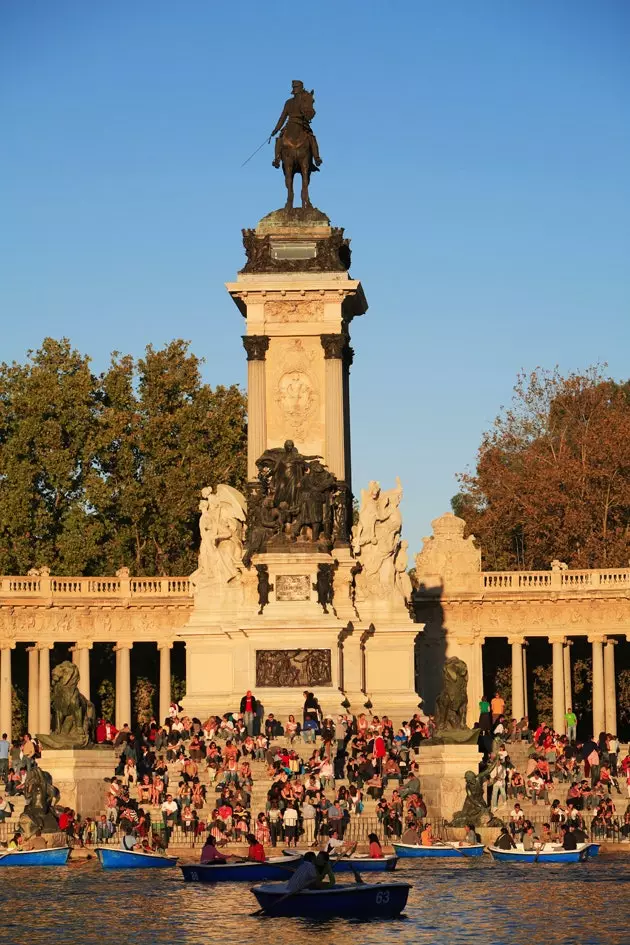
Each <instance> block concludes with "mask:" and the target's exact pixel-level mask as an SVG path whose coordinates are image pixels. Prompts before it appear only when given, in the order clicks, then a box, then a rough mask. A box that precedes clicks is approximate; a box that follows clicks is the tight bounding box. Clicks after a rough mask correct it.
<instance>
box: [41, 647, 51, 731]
mask: <svg viewBox="0 0 630 945" xmlns="http://www.w3.org/2000/svg"><path fill="white" fill-rule="evenodd" d="M53 646H54V644H53V643H38V644H37V648H38V650H39V726H38V730H37V732H38V734H39V735H50V651H51V650H52V648H53Z"/></svg>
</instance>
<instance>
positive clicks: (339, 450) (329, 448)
mask: <svg viewBox="0 0 630 945" xmlns="http://www.w3.org/2000/svg"><path fill="white" fill-rule="evenodd" d="M321 343H322V348H323V349H324V363H325V375H326V393H325V400H326V443H325V456H324V461H325V463H326V465H327V466H328V468H329V470H330V471H331V473H333V475H335V476H336V477H337V479H340V480H341V481H342V482H345V479H346V462H345V453H346V449H345V445H346V437H345V432H344V419H345V418H344V383H343V368H344V363H343V359H344V356H345V352H346V349H347V345H348V341H347V338H346V336H345V335H344V334H335V335H322V336H321Z"/></svg>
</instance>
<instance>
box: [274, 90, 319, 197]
mask: <svg viewBox="0 0 630 945" xmlns="http://www.w3.org/2000/svg"><path fill="white" fill-rule="evenodd" d="M301 105H302V114H301V115H289V117H288V121H287V123H286V125H285V127H284V130H283V132H282V139H281V142H280V148H279V150H280V159H281V161H282V170H283V173H284V182H285V184H286V187H287V202H286V204H285V209H287V210H292V209H293V197H294V191H293V178H294V177H295V175H296V174H301V175H302V190H301V198H302V209H304V210H306V209H307V208H309V207H312V206H313V205H312V203H311V201H310V199H309V195H308V185H309V183H310V179H311V173H312V172H313V170H314V169H316V165H315V158H316V157H318V155H316V154H315V153H314V149H313V141H312V138H313V132H312V131H311V128H310V124H309V122H310V121H311V120H312V118H313V116H314V115H315V109H314V107H313V95H312V93H310V92H302V103H301ZM320 163H321V162H320Z"/></svg>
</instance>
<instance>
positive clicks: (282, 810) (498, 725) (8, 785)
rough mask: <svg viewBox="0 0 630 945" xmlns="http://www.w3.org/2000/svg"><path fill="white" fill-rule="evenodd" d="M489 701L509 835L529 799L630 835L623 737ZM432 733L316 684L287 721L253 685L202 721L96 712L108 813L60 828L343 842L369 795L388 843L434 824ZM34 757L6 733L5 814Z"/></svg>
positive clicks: (486, 726)
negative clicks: (556, 727)
mask: <svg viewBox="0 0 630 945" xmlns="http://www.w3.org/2000/svg"><path fill="white" fill-rule="evenodd" d="M479 708H480V716H479V723H478V730H479V731H478V741H479V749H480V753H481V762H480V770H481V771H483V770H484V769H487V771H488V779H487V789H488V796H487V801H488V805H489V807H490V808H491V810H493V811H496V810H497V809H499V808H500V807H501V805H504V806H505V805H509V804H510V803H512V804H513V807H512V810H511V812H510V814H509V832H510V835H511V836H512V837H513V836H515V835H517V834H518V835H520V836H521V837H525V836H528V830H529V828H530V826H531V823H530V821H528V819H527V818H526V816H525V813H524V811H523V809H522V807H521V804H522V803H524V802H525V801H530V802H531V803H532V804H534V805H536V804H540V805H542V806H544V807H548V808H549V815H548V822H549V823H548V830H549V834H550V836H552V837H553V838H556V839H558V838H559V837H560V836H561V834H562V833H563V832H566V831H565V830H564V828H566V827H567V826H570V827H572V828H573V829H574V830H582V829H584V827H585V818H584V815H585V814H588V815H590V819H591V824H590V825H589V826H590V829H591V830H592V831H593V832H594V833H595V832H599V834H600V835H603V836H612V835H613V834H614V832H615V831H619V832H620V834H621V836H622V837H624V838H626V839H630V805H629V809H628V810H625V811H617V807H616V805H615V800H614V797H617V800H618V799H619V797H620V796H621V795H622V794H623V793H625V794H627V796H628V797H629V798H630V754H629V755H628V756H627V757H625V758H624V759H623V760H619V745H618V742H617V740H616V738H615V737H614V736H613V735H611V734H608V733H601V734H600V736H599V738H598V739H597V740H588V741H586V742H580V741H578V740H577V738H576V728H575V721H576V720H575V716H574V715H573V713H572V711H571V709H568V711H567V716H566V717H565V720H566V731H565V732H564V733H562V734H559V733H556V732H554V731H553V730H552V729H551V728H550V727H549V726H548V725H544V724H541V725H539V726H538V727H537V728H535V729H532V728H531V727H530V725H529V720H528V719H527V718H523V719H521V720H515V719H512V720H511V721H507V720H506V717H505V714H504V709H505V704H504V702H503V699H502V698H501V697H500V695H499V694H498V693H497V694H496V695H495V697H494V698H493V699H492V700H491V701H488V700H486V699H482V701H481V703H480V707H479ZM434 732H435V723H434V720H433V719H432V718H431V717H428V718H427V717H423V716H421V715H420V714H419V713H416V714H415V715H413V716H412V718H411V719H410V720H409V721H407V722H403V724H402V725H401V726H400V727H399V728H396V727H395V726H394V725H393V724H392V722H391V720H390V719H389V718H388V717H387V716H381V717H378V716H373V715H371V714H366V713H361V714H359V715H358V716H352V715H349V714H340V715H337V716H336V717H332V716H330V715H325V714H324V713H323V712H322V710H321V707H320V705H319V703H318V701H317V699H316V698H315V696H314V695H313V694H312V693H310V692H305V693H304V705H303V708H302V712H301V713H299V714H298V716H297V717H296V716H295V715H289V716H288V718H286V719H282V720H281V719H279V718H276V716H275V715H274V714H273V713H268V714H265V713H264V712H263V710H262V706H261V704H260V703H259V701H258V700H257V699H256V698H255V696H254V695H253V694H252V693H251V692H247V693H246V694H245V695H244V696H243V698H242V700H241V703H240V706H239V711H238V712H226V713H225V714H224V715H222V716H211V717H210V718H208V719H207V720H205V721H204V722H202V721H201V720H200V719H198V718H191V717H189V716H187V715H186V714H185V713H184V712H183V711H182V709H181V707H180V706H178V705H177V704H175V703H174V704H173V705H172V706H171V708H170V711H169V716H168V718H167V719H165V720H164V722H163V724H159V723H158V721H157V720H156V719H151V720H150V721H149V722H148V723H145V724H143V725H138V726H136V727H135V728H134V730H132V729H131V728H130V726H129V725H124V726H123V727H122V729H121V730H120V731H117V730H116V728H115V727H114V726H113V724H112V723H111V722H109V721H108V720H106V719H100V720H99V721H98V725H97V730H96V737H97V741H98V742H99V743H101V744H111V745H113V746H114V748H115V749H116V757H117V764H116V769H115V771H114V772H113V773H112V777H111V778H108V779H107V784H106V786H105V796H104V803H103V812H102V814H100V815H99V816H98V817H96V818H90V817H86V818H81V816H80V815H79V814H78V813H77V812H75V811H73V810H70V809H68V808H66V809H64V810H63V811H62V813H61V817H60V824H59V827H60V830H61V831H62V832H64V833H66V835H67V837H68V839H69V840H70V842H72V843H73V844H79V845H85V846H89V845H90V844H102V843H107V842H109V841H112V840H114V839H115V840H116V842H117V841H118V837H119V836H121V837H123V839H125V838H126V842H127V843H130V842H132V841H133V842H134V843H137V844H140V845H141V846H143V848H152V849H157V848H164V847H166V846H168V844H169V842H170V841H171V840H172V837H173V832H174V831H175V830H177V832H178V839H180V838H181V836H182V835H183V838H184V840H189V841H194V839H195V838H197V837H201V836H204V837H205V836H211V837H212V838H213V841H214V842H215V843H216V844H218V845H222V844H225V843H226V842H228V841H239V842H249V838H251V837H253V838H254V840H255V842H256V843H260V844H262V845H264V846H271V847H276V846H278V845H279V844H282V845H285V846H288V847H294V846H296V845H297V844H298V843H299V842H301V843H306V844H309V845H317V844H321V842H322V841H326V842H328V840H329V839H331V838H332V839H333V840H338V841H339V842H343V841H344V838H346V836H347V835H348V832H349V825H350V824H351V823H352V822H353V820H356V819H357V818H360V817H361V815H362V814H363V813H364V812H365V810H366V805H368V799H371V800H372V801H373V803H370V804H369V805H368V806H369V808H370V813H371V814H372V816H373V817H375V818H376V821H377V822H378V825H379V828H380V833H381V836H382V837H383V838H384V839H396V838H398V839H400V838H401V837H402V838H404V837H405V835H406V836H407V838H408V839H409V838H410V837H411V836H416V837H419V836H421V835H425V834H426V831H427V830H428V831H429V834H430V832H431V825H430V824H428V823H427V808H426V804H425V802H424V800H423V796H422V792H421V785H420V780H419V777H418V766H417V760H416V759H417V755H416V752H418V751H421V750H422V742H423V741H424V740H426V739H428V738H431V736H432V735H433V734H434ZM523 743H524V744H526V746H527V761H526V762H525V765H524V767H523V768H522V770H519V768H518V767H517V766H516V765H515V764H514V763H513V762H512V760H511V758H510V752H511V751H513V746H514V745H515V744H523ZM38 754H39V746H38V744H37V741H36V739H33V738H31V736H30V735H28V734H27V735H26V736H24V738H23V739H22V741H21V745H20V753H19V759H20V760H19V765H11V764H10V761H11V753H10V747H9V746H8V742H7V741H6V736H3V739H0V780H4V782H5V795H6V796H4V797H3V796H0V822H2V821H3V820H8V819H10V818H11V815H12V801H11V798H12V797H14V796H16V795H19V794H20V793H21V792H22V791H23V788H24V783H25V779H26V776H27V774H28V771H29V770H30V768H31V766H32V765H33V764H35V763H36V759H37V757H38ZM519 754H522V752H521V753H519ZM254 771H256V772H257V777H258V778H261V779H262V778H264V779H265V781H266V782H267V783H268V789H267V790H266V791H265V792H264V795H261V794H260V791H258V793H257V794H256V801H257V807H258V808H261V809H254V806H253V804H252V798H253V796H254V794H255V793H256V792H255V790H254ZM340 782H342V783H340ZM613 792H615V794H614V795H613ZM558 794H561V795H562V796H560V797H557V796H556V797H554V795H558ZM503 816H505V815H503ZM532 829H536V828H534V827H532ZM545 829H546V825H545V826H544V827H543V831H544V830H545ZM470 830H471V831H473V830H474V828H473V827H472V825H471V827H470ZM354 835H358V834H357V833H356V832H355V834H354ZM410 842H413V841H410Z"/></svg>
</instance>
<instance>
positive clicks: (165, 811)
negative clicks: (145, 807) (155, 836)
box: [160, 794, 179, 846]
mask: <svg viewBox="0 0 630 945" xmlns="http://www.w3.org/2000/svg"><path fill="white" fill-rule="evenodd" d="M160 809H161V811H162V820H163V821H164V833H165V834H166V844H167V846H168V843H169V841H170V839H171V831H172V829H173V827H174V826H175V824H176V823H177V814H178V811H179V807H178V805H177V801H174V800H173V795H172V794H167V795H166V800H165V801H164V803H163V804H162V807H161V808H160Z"/></svg>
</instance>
